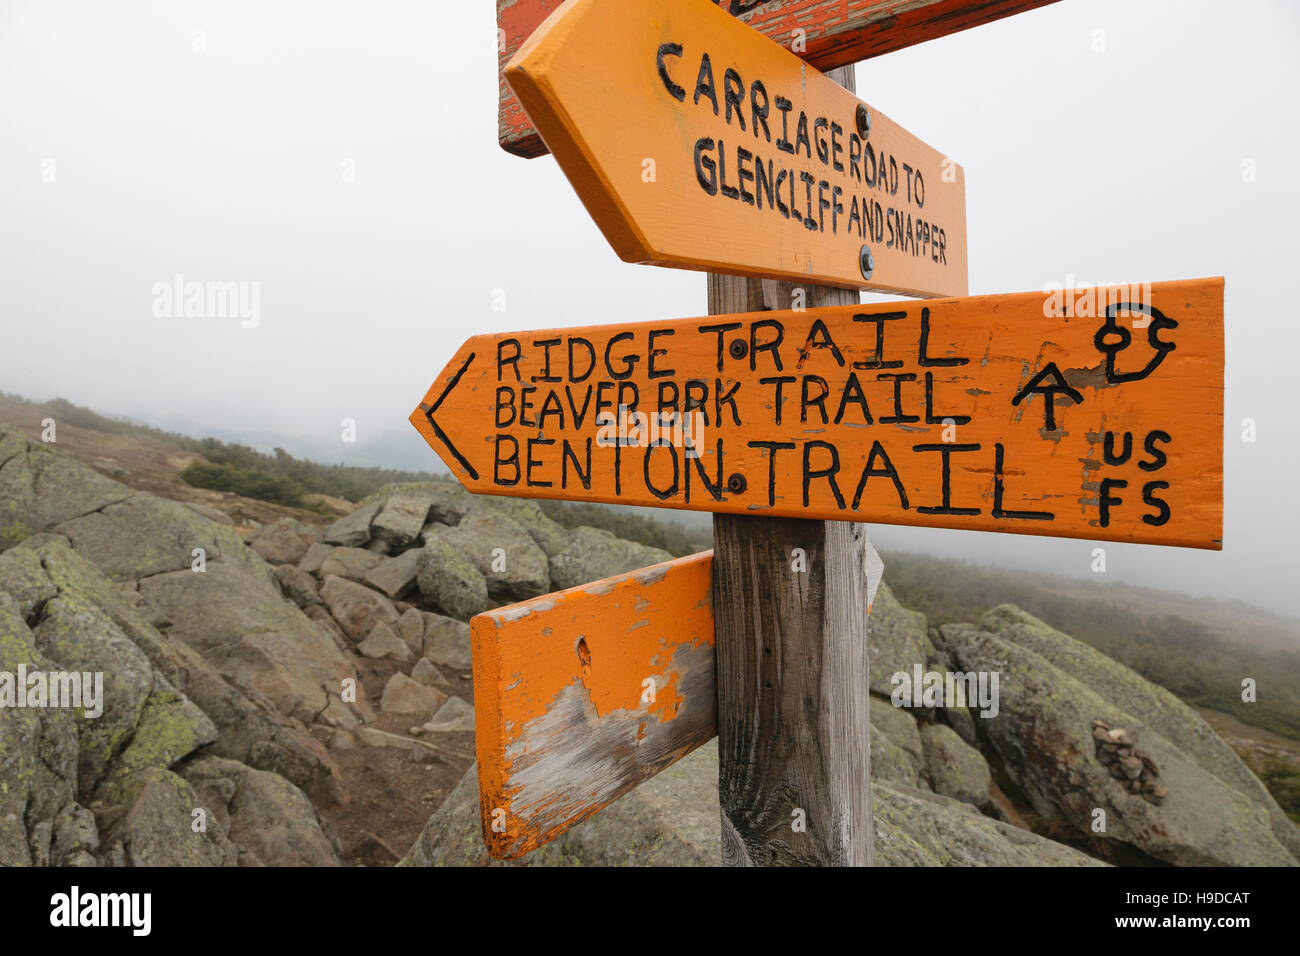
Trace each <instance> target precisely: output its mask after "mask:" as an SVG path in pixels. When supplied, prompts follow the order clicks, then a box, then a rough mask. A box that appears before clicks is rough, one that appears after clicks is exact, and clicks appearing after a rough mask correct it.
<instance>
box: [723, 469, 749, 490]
mask: <svg viewBox="0 0 1300 956" xmlns="http://www.w3.org/2000/svg"><path fill="white" fill-rule="evenodd" d="M727 490H728V491H730V492H731V493H732V494H733V495H738V494H740V493H741V492H743V491H744V490H745V476H744V475H742V474H741V473H740V472H738V471H737V472H734V473H733V474H732V475H731V477H730V478H728V479H727Z"/></svg>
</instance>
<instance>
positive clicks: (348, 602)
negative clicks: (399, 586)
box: [320, 577, 397, 641]
mask: <svg viewBox="0 0 1300 956" xmlns="http://www.w3.org/2000/svg"><path fill="white" fill-rule="evenodd" d="M320 596H321V600H322V601H324V602H325V606H326V607H327V608H329V612H330V614H331V615H333V617H334V620H336V621H338V623H339V626H340V627H342V628H343V633H345V634H346V635H347V636H348V637H349V638H351V639H352V640H353V641H361V640H364V639H365V638H366V637H367V636H368V635H369V634H370V632H371V631H373V630H374V629H375V625H376V624H381V623H383V624H390V625H391V624H396V623H397V611H396V610H395V609H394V608H393V605H392V602H391V601H389V600H388V598H386V597H384V596H383V595H382V594H380V593H379V592H378V591H373V590H371V589H370V588H368V587H366V586H365V585H363V584H357V583H356V582H355V581H348V580H345V579H344V578H336V577H327V578H326V579H325V584H324V585H323V586H322V587H321V589H320Z"/></svg>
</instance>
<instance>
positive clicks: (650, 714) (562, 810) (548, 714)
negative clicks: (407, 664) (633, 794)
mask: <svg viewBox="0 0 1300 956" xmlns="http://www.w3.org/2000/svg"><path fill="white" fill-rule="evenodd" d="M712 572H713V552H712V551H703V552H701V553H699V554H693V555H690V556H689V557H685V558H678V559H677V560H675V561H667V562H664V563H663V564H656V565H653V566H652V567H648V568H642V569H641V570H639V571H633V572H632V573H630V574H622V575H615V576H614V577H610V578H605V579H604V580H602V581H595V582H593V583H591V584H586V585H582V586H581V587H575V588H570V589H569V590H567V591H560V592H558V593H556V594H544V595H542V596H541V597H536V598H533V599H531V600H528V601H523V602H521V603H519V604H515V605H512V606H510V607H503V608H497V609H496V610H493V611H487V612H485V613H483V614H479V615H478V616H476V617H475V618H474V619H473V620H472V621H471V622H470V629H471V633H472V638H473V651H474V723H475V728H476V731H477V736H476V738H475V743H476V745H477V750H478V753H477V757H478V779H479V805H480V810H481V814H482V822H483V839H484V842H485V843H486V844H487V847H488V850H489V852H490V853H491V854H492V855H493V856H496V857H501V858H505V859H513V858H515V857H517V856H520V855H521V854H524V853H527V852H528V851H530V850H535V849H537V847H539V846H541V845H543V844H544V843H548V842H550V841H551V840H553V839H555V837H557V836H559V835H560V834H561V833H563V832H564V831H565V830H567V829H568V828H569V827H571V826H573V825H574V824H575V823H579V822H581V821H582V820H584V819H586V818H587V817H589V816H591V814H593V813H595V812H596V811H598V810H600V809H602V808H603V807H606V806H608V805H609V804H610V803H611V802H613V801H614V800H616V799H618V797H620V796H622V795H623V794H625V793H627V792H628V791H629V790H632V789H633V788H634V787H637V786H638V785H640V784H642V783H644V782H645V781H646V780H649V779H650V778H651V777H653V776H654V775H655V774H657V773H659V772H660V771H661V770H663V769H665V768H666V767H669V766H671V765H672V764H673V763H675V762H676V761H677V760H679V759H681V758H682V757H685V756H686V755H687V754H688V753H690V752H691V751H692V750H694V749H695V748H696V747H698V746H700V745H701V744H704V743H707V742H708V741H710V740H712V739H713V738H714V737H715V736H716V735H717V732H718V726H717V703H718V701H717V697H718V695H717V687H716V682H715V666H714V635H713V599H712ZM865 572H866V575H867V610H868V612H870V610H871V602H872V601H873V600H874V599H875V595H876V591H877V589H878V588H879V587H880V581H881V578H882V575H883V572H884V564H883V563H882V562H881V560H880V555H879V554H877V553H876V549H875V548H874V547H872V545H871V542H870V541H868V542H867V553H866V566H865Z"/></svg>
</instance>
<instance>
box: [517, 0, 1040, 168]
mask: <svg viewBox="0 0 1300 956" xmlns="http://www.w3.org/2000/svg"><path fill="white" fill-rule="evenodd" d="M562 2H563V0H497V32H498V44H497V50H498V59H499V67H500V70H501V76H500V107H499V111H498V117H497V124H498V132H499V136H500V141H501V146H502V148H503V149H505V150H507V151H508V152H511V153H514V154H515V155H517V156H524V157H528V158H531V157H534V156H542V155H544V154H545V153H546V145H545V144H544V143H543V142H542V139H541V137H540V136H538V135H537V131H536V130H535V129H533V125H532V123H530V122H529V121H528V115H527V114H526V113H525V112H524V108H523V106H521V105H520V103H519V100H518V99H517V98H516V97H515V95H514V93H513V91H511V89H510V87H509V85H508V84H507V83H506V80H505V66H506V63H508V62H509V61H510V59H511V58H512V57H513V56H514V55H515V53H516V52H518V50H519V47H520V46H522V45H523V42H524V41H525V40H527V39H528V37H530V36H531V35H532V33H533V31H534V30H536V29H537V27H538V26H540V25H541V23H542V21H543V20H545V19H546V18H547V17H548V16H549V15H550V14H551V13H553V12H554V11H555V10H557V9H559V6H560V4H561V3H562ZM1054 2H1055V0H718V6H719V8H721V9H722V10H725V11H726V12H727V13H730V14H731V15H732V16H733V17H735V18H736V19H737V20H740V21H741V22H742V23H746V24H748V25H749V26H751V27H753V28H754V29H755V30H757V31H759V32H760V33H762V34H763V35H764V36H766V37H768V38H769V39H771V40H773V41H775V42H776V43H779V44H781V45H782V46H783V47H785V48H786V49H788V50H790V52H792V53H794V54H795V55H796V56H798V57H800V58H801V59H803V60H805V61H807V62H808V63H810V64H811V65H812V66H815V67H816V68H817V69H819V70H833V69H835V68H836V67H840V66H848V65H849V64H850V63H856V62H858V61H859V60H866V59H869V58H871V57H873V56H880V55H881V54H882V53H890V52H892V51H894V50H901V49H903V48H905V47H909V46H912V45H913V44H916V43H921V42H923V41H925V40H933V39H935V38H937V37H941V36H947V35H948V34H950V33H957V32H958V31H961V30H966V29H969V28H970V27H975V26H979V25H980V24H983V23H990V22H992V21H994V20H998V19H1001V18H1002V17H1006V16H1010V15H1011V14H1013V13H1020V12H1022V11H1024V10H1032V9H1034V8H1035V7H1042V6H1046V5H1047V4H1049V3H1054Z"/></svg>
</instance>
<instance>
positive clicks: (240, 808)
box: [182, 757, 342, 866]
mask: <svg viewBox="0 0 1300 956" xmlns="http://www.w3.org/2000/svg"><path fill="white" fill-rule="evenodd" d="M182 773H183V775H184V777H185V779H186V780H187V781H188V782H189V783H190V785H191V786H192V787H193V788H194V790H195V793H196V794H197V796H198V798H199V800H200V801H201V803H202V806H203V807H204V808H205V809H206V810H207V811H208V813H209V814H210V815H211V817H213V818H215V821H216V824H217V826H218V827H220V828H221V829H222V830H223V831H224V832H225V834H226V835H227V837H228V838H229V839H230V840H231V841H232V842H233V843H234V844H235V846H236V847H238V848H239V862H240V865H241V866H248V865H257V864H262V865H265V866H339V865H341V863H342V861H341V860H340V859H339V853H338V847H337V846H336V842H335V841H334V840H333V839H332V838H331V836H330V834H329V833H328V831H327V829H326V828H325V825H324V824H323V822H322V821H321V819H320V817H319V816H318V815H317V813H316V810H315V809H314V808H313V807H312V805H311V801H309V800H308V799H307V797H306V795H305V794H304V793H303V792H302V791H301V790H299V789H298V788H297V787H295V786H294V785H293V784H291V783H290V782H289V781H288V780H285V779H284V778H283V777H281V776H280V775H279V774H275V773H269V772H267V771H264V770H254V769H251V768H249V767H246V766H244V765H243V764H241V763H237V762H235V761H233V760H223V759H221V758H219V757H204V758H202V759H200V760H196V761H193V762H192V763H190V764H189V765H188V766H187V767H186V768H185V770H184V771H182Z"/></svg>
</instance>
